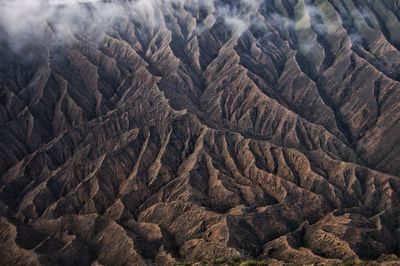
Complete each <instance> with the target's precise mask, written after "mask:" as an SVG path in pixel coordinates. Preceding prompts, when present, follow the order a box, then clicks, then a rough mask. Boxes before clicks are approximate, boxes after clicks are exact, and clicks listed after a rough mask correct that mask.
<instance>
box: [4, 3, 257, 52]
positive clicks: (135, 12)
mask: <svg viewBox="0 0 400 266" xmlns="http://www.w3.org/2000/svg"><path fill="white" fill-rule="evenodd" d="M226 3H227V2H226V1H223V0H131V1H125V0H111V1H105V0H0V31H2V32H5V34H6V35H7V36H6V38H7V41H8V42H9V44H10V47H12V48H13V49H14V50H19V49H22V48H23V47H24V45H29V44H30V43H31V42H35V41H36V42H43V41H46V42H49V43H50V42H51V44H53V45H57V44H63V43H70V42H73V41H74V40H75V38H76V36H78V35H79V36H84V37H85V36H86V37H90V38H93V39H99V40H101V38H102V37H104V34H102V33H104V32H107V31H109V30H112V29H113V25H114V22H115V20H117V19H118V18H120V17H125V18H129V19H130V20H132V21H134V22H135V24H136V25H137V26H138V27H140V29H139V31H140V33H141V34H143V35H144V36H145V35H146V34H153V33H154V30H156V28H157V27H158V26H160V25H162V24H164V23H166V21H165V20H164V19H165V18H164V17H163V14H165V13H168V14H170V15H173V14H174V12H176V11H177V9H178V8H185V9H186V10H191V9H192V10H199V8H200V7H207V8H210V10H211V12H214V16H215V18H216V19H223V20H224V21H225V23H226V25H227V26H229V27H231V28H232V30H233V31H234V32H235V33H236V34H238V35H240V34H242V33H243V32H244V31H245V30H246V29H247V28H248V27H249V26H250V24H251V19H250V18H251V14H252V13H254V12H255V10H256V9H257V8H258V6H259V4H260V1H259V0H235V1H232V2H231V4H226ZM239 7H240V8H239ZM208 26H210V24H209V25H208ZM196 27H198V28H199V29H200V28H201V27H205V25H196ZM197 33H198V34H200V33H201V30H198V31H197ZM94 34H98V36H93V35H94ZM0 38H1V36H0Z"/></svg>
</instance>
